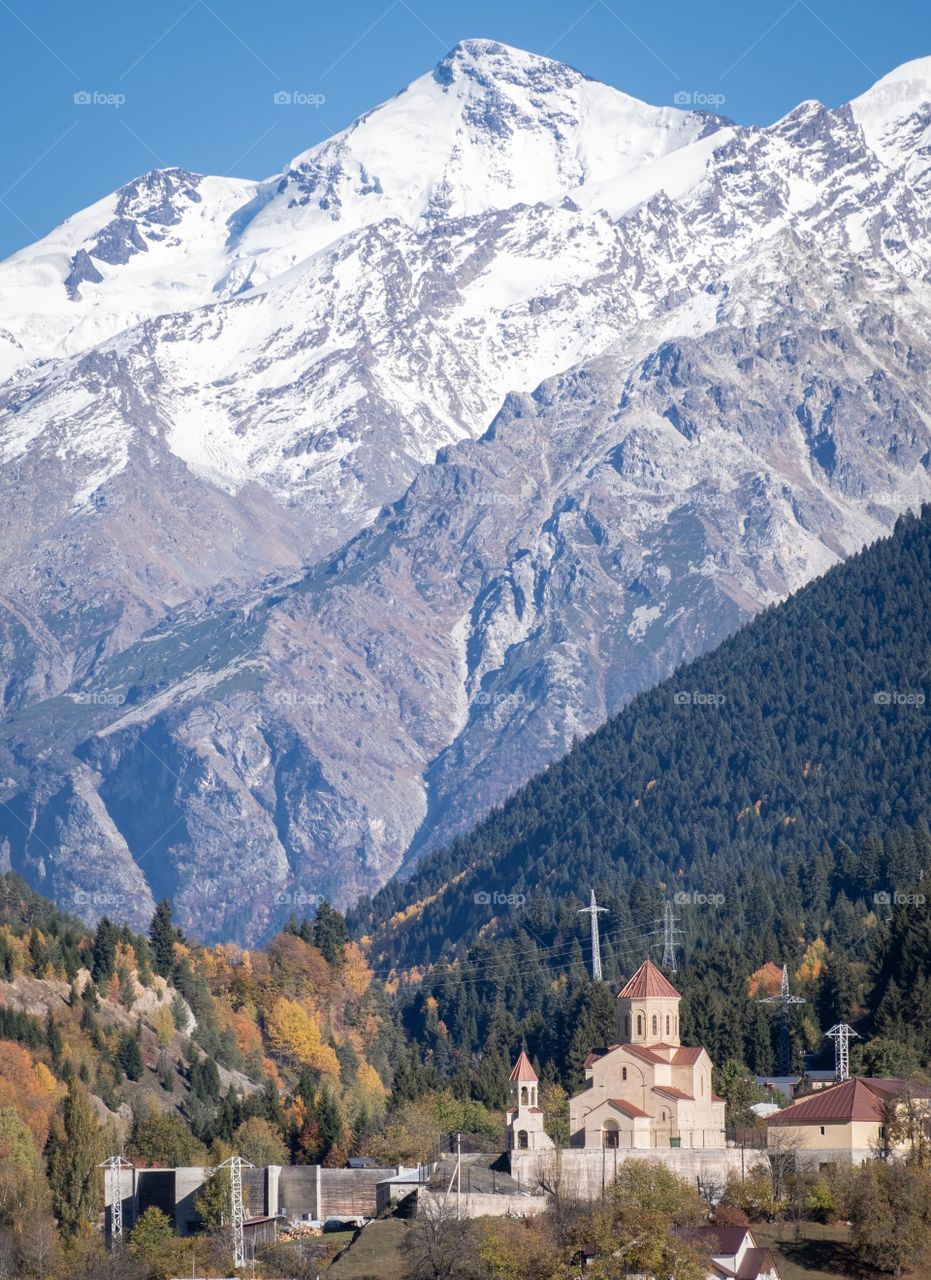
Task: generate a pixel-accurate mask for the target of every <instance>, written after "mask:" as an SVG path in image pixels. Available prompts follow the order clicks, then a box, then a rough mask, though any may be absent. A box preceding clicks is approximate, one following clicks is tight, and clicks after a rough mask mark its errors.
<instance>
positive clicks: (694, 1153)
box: [508, 1145, 766, 1200]
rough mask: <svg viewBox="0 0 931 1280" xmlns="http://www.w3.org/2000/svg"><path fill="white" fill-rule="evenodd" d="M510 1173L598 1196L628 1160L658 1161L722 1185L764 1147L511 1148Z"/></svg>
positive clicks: (696, 1181) (535, 1183)
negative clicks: (513, 1149)
mask: <svg viewBox="0 0 931 1280" xmlns="http://www.w3.org/2000/svg"><path fill="white" fill-rule="evenodd" d="M508 1159H509V1164H510V1169H511V1177H512V1178H514V1179H515V1180H519V1182H520V1185H521V1187H526V1188H527V1189H528V1190H530V1189H532V1188H534V1187H540V1188H541V1189H543V1190H553V1189H554V1188H555V1187H556V1186H559V1187H560V1188H561V1190H562V1192H563V1193H564V1194H566V1195H569V1196H576V1197H578V1198H579V1199H580V1200H599V1199H600V1198H601V1196H602V1195H603V1194H604V1191H605V1189H606V1188H607V1187H610V1185H611V1184H612V1182H614V1180H615V1179H616V1178H617V1175H618V1171H619V1170H620V1169H621V1167H622V1165H623V1164H624V1163H625V1161H628V1160H659V1161H660V1162H661V1163H662V1164H664V1165H666V1167H667V1168H669V1169H671V1170H672V1172H673V1173H675V1174H677V1175H678V1176H679V1177H680V1178H684V1179H685V1181H686V1182H690V1183H691V1184H692V1186H693V1187H704V1186H708V1185H712V1184H721V1185H723V1183H724V1182H726V1180H727V1177H728V1174H730V1173H734V1174H736V1175H737V1176H738V1177H742V1176H744V1175H745V1174H746V1173H747V1172H749V1170H750V1169H751V1168H752V1167H753V1166H754V1165H756V1164H758V1163H760V1161H761V1160H762V1161H765V1160H766V1152H765V1151H754V1150H751V1149H749V1148H747V1149H746V1150H745V1149H743V1148H741V1147H736V1146H729V1147H725V1146H723V1145H722V1146H720V1147H716V1148H707V1149H704V1148H699V1147H668V1146H667V1147H654V1148H646V1149H645V1148H642V1147H641V1148H624V1147H601V1148H592V1147H590V1148H588V1149H585V1148H581V1147H564V1148H563V1149H562V1150H561V1151H550V1152H547V1151H512V1152H511V1153H510V1155H509V1158H508Z"/></svg>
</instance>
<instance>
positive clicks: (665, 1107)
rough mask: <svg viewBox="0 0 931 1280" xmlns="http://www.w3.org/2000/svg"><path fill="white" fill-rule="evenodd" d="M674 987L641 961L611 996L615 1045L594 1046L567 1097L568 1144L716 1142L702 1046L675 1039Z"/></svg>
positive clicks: (718, 1106)
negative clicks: (581, 1080) (580, 1080)
mask: <svg viewBox="0 0 931 1280" xmlns="http://www.w3.org/2000/svg"><path fill="white" fill-rule="evenodd" d="M680 999H681V997H680V995H679V992H678V991H677V990H676V989H675V987H673V985H672V984H671V983H670V982H669V981H668V979H667V978H666V977H665V976H664V975H663V974H662V972H661V971H660V970H659V969H658V968H657V967H656V965H654V964H653V962H652V961H651V960H646V961H644V963H643V964H642V965H641V966H640V968H639V969H638V970H637V972H636V973H635V974H634V976H633V977H632V978H631V980H630V981H629V982H628V983H627V985H626V986H625V987H624V988H623V989H622V990H621V992H620V993H619V995H618V999H617V1011H618V1033H619V1036H620V1040H619V1043H618V1044H615V1045H612V1046H610V1047H609V1048H607V1049H600V1050H595V1051H594V1052H593V1053H592V1054H591V1055H590V1056H589V1058H588V1060H587V1061H586V1064H585V1078H586V1082H585V1089H584V1090H583V1091H582V1092H581V1093H578V1094H576V1096H575V1097H574V1098H572V1099H570V1102H569V1128H570V1134H571V1139H570V1140H571V1143H572V1146H574V1147H587V1148H592V1147H603V1148H605V1149H609V1150H610V1149H617V1148H620V1149H633V1148H636V1149H648V1148H663V1147H693V1148H694V1147H701V1148H708V1147H723V1146H724V1141H725V1136H724V1099H723V1098H719V1097H716V1096H715V1094H714V1093H713V1091H712V1062H711V1059H710V1057H709V1056H708V1053H707V1052H706V1050H704V1049H702V1048H698V1047H690V1046H685V1045H682V1044H681V1043H680V1039H679V1001H680Z"/></svg>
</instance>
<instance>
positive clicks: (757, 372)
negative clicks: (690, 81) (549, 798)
mask: <svg viewBox="0 0 931 1280" xmlns="http://www.w3.org/2000/svg"><path fill="white" fill-rule="evenodd" d="M929 137H931V63H918V64H911V65H910V66H908V67H905V68H903V69H901V71H899V72H897V73H893V75H892V76H891V77H887V79H886V80H885V81H882V82H880V84H879V85H878V86H876V88H874V89H873V90H872V91H871V92H870V93H869V94H867V95H866V96H865V97H864V98H863V99H860V100H859V101H858V102H855V103H853V104H851V105H849V106H846V107H842V108H840V109H838V110H835V111H831V110H828V109H826V108H824V107H822V106H820V105H819V104H815V103H806V104H804V105H803V106H802V107H800V108H799V109H798V110H797V111H795V112H793V113H792V114H791V115H789V116H788V117H786V118H785V119H784V120H782V121H780V122H778V123H777V124H776V125H774V126H772V127H771V128H770V129H740V128H737V127H736V126H733V125H731V124H729V123H728V122H726V121H722V120H719V119H717V118H715V117H707V116H703V115H701V114H697V113H682V112H676V111H673V110H671V109H660V108H651V107H647V106H645V105H644V104H641V103H636V102H634V101H633V100H632V99H629V98H626V97H625V96H624V95H623V94H619V93H617V92H616V91H614V90H611V89H608V88H607V87H605V86H601V85H597V84H595V83H594V82H591V81H588V80H586V79H585V78H584V77H583V76H581V75H579V73H577V72H575V71H572V70H571V69H570V68H566V67H562V66H561V65H560V64H556V63H551V62H548V61H547V60H545V59H540V58H535V57H533V56H531V55H526V54H520V53H518V52H517V51H514V50H508V49H506V48H505V47H504V46H499V45H493V44H491V43H490V42H482V41H474V42H466V43H465V44H464V45H462V46H458V47H457V49H456V50H454V51H453V53H452V54H451V55H450V56H449V57H448V58H447V59H444V60H443V62H442V63H440V64H439V66H438V67H437V68H436V69H435V71H434V72H433V73H432V75H430V76H427V77H424V78H423V79H422V80H421V81H417V82H415V84H414V85H412V86H411V87H410V88H409V89H408V90H406V91H405V92H404V93H403V94H401V95H399V97H398V98H396V99H394V100H393V101H392V102H391V103H389V104H386V105H385V106H384V107H382V108H379V109H378V110H377V111H375V112H373V113H370V115H368V116H366V117H364V118H363V120H361V121H360V122H358V123H357V124H356V125H355V126H353V127H352V128H351V129H350V130H347V131H346V133H345V134H343V135H340V136H339V137H337V138H335V139H333V140H332V141H331V142H329V143H325V144H323V145H322V146H321V147H318V148H315V150H314V151H313V152H310V153H307V155H305V156H303V157H298V159H297V160H295V161H294V162H292V164H291V165H289V166H288V167H287V168H286V170H285V171H284V173H283V174H282V175H280V176H278V177H277V178H275V179H273V180H270V181H269V182H266V183H257V184H251V185H250V184H242V183H239V184H236V183H225V182H223V181H221V180H216V179H201V178H198V177H196V176H193V175H185V174H180V173H179V172H177V171H166V172H164V173H162V174H158V175H149V176H148V177H147V178H145V179H141V180H139V181H138V182H137V183H134V184H130V186H129V187H127V188H124V189H123V191H122V192H121V193H117V195H116V196H115V197H111V198H110V199H109V200H108V201H104V202H101V205H99V206H95V207H94V209H93V210H88V211H86V212H85V213H84V214H81V215H78V216H77V218H76V219H72V220H71V222H70V223H66V224H65V225H64V227H62V228H60V229H59V230H58V231H57V232H55V233H54V234H53V236H52V237H50V238H49V241H48V242H43V243H42V244H40V245H38V246H35V247H34V248H33V249H31V250H25V251H23V253H21V254H19V255H17V256H16V257H15V258H14V259H11V260H10V261H9V262H8V263H6V264H2V265H0V284H5V285H6V286H7V291H6V292H5V291H4V290H0V296H3V297H17V296H18V297H19V299H20V302H22V301H23V299H24V298H28V308H27V309H23V308H21V309H20V311H18V312H17V313H16V315H13V314H12V313H11V315H9V316H7V315H6V313H5V312H3V311H2V308H0V323H2V325H3V326H5V327H6V328H7V329H8V331H9V335H10V337H9V342H8V344H7V346H6V347H5V348H4V350H6V352H7V355H8V356H9V360H8V366H9V377H8V378H7V381H6V382H5V383H3V384H2V385H0V484H2V486H3V493H4V502H3V504H0V505H2V512H3V514H2V516H0V519H2V521H3V533H4V537H3V540H2V545H3V548H4V551H3V596H2V599H0V669H2V689H3V700H4V705H5V708H6V716H5V719H4V721H3V722H2V725H0V779H2V780H3V789H2V792H0V800H2V801H3V802H4V807H3V808H2V809H0V842H2V848H3V850H4V856H5V859H6V863H7V864H8V865H12V866H13V867H15V868H16V869H17V870H20V871H21V872H22V873H23V874H25V875H26V876H27V878H28V879H29V880H30V882H31V883H33V884H35V885H36V886H37V887H39V888H41V889H43V891H46V892H52V893H54V894H55V895H56V896H57V897H58V898H59V900H61V901H63V902H65V903H67V904H68V905H69V906H70V905H74V895H75V893H79V895H80V900H79V902H78V906H82V907H85V908H86V907H87V903H86V901H85V899H86V898H87V890H88V887H91V888H92V889H93V888H97V887H98V885H99V883H100V881H101V878H102V877H106V880H107V883H108V884H109V885H112V886H113V892H114V893H116V894H118V896H119V909H118V911H117V914H125V915H126V916H128V917H129V918H131V919H134V920H135V921H137V922H139V921H141V920H142V919H144V918H145V917H146V916H147V914H148V913H149V912H150V911H151V907H152V902H153V899H154V898H158V897H160V896H163V895H164V894H165V893H169V894H171V895H172V896H173V897H174V899H175V902H176V906H177V910H178V914H179V917H180V919H181V920H182V921H183V922H184V923H185V924H186V925H187V926H188V927H190V928H191V929H192V930H194V931H196V932H197V933H198V934H200V935H201V936H206V937H234V936H235V937H238V938H242V939H250V940H254V939H256V938H258V937H260V936H261V935H262V933H263V932H264V931H265V930H266V929H268V928H269V927H271V926H272V925H273V924H274V922H275V920H276V919H280V917H281V916H282V915H283V914H287V912H288V911H289V910H290V909H291V908H292V907H293V906H297V907H301V906H303V905H308V904H309V902H310V901H312V899H313V898H314V896H315V895H319V894H323V893H325V894H327V895H328V896H330V897H331V898H334V899H336V900H337V901H339V902H346V901H348V900H349V899H351V898H352V897H353V896H354V895H356V894H358V893H359V892H363V891H368V890H371V889H373V888H375V887H377V886H378V885H379V884H381V883H383V882H384V880H385V879H386V878H387V877H388V876H390V875H391V874H392V873H393V872H395V871H396V870H397V869H398V868H399V867H402V866H403V865H404V864H405V862H406V860H408V859H410V858H412V857H415V856H416V855H417V854H418V853H419V852H421V851H422V850H424V849H426V848H428V847H431V846H433V845H435V844H436V843H437V842H439V841H445V840H447V839H449V838H450V837H451V836H452V835H454V834H455V833H456V832H457V831H460V830H462V829H464V828H465V827H467V826H469V825H471V824H472V823H473V822H474V821H475V819H476V818H478V817H479V816H480V815H481V814H482V813H483V812H485V811H486V810H487V809H488V807H489V806H491V805H493V804H495V803H497V802H500V801H501V800H502V799H503V798H504V797H505V796H506V795H507V794H509V792H510V791H512V790H513V789H514V787H515V786H517V785H518V784H519V783H521V782H522V781H524V780H525V779H526V778H527V777H528V776H529V775H530V774H531V773H532V772H534V771H535V770H536V769H538V768H540V767H541V766H542V765H544V764H545V763H547V762H548V761H549V760H551V759H553V758H554V756H556V755H558V754H559V753H561V752H562V751H563V750H564V749H565V748H566V747H567V746H568V745H569V743H570V742H571V740H572V738H573V736H574V735H576V734H580V733H584V732H585V731H587V730H589V729H591V728H593V727H594V726H596V725H597V724H598V723H599V722H601V721H602V720H603V719H604V718H605V717H606V716H607V715H609V714H611V713H612V712H614V711H616V710H617V709H618V708H619V707H620V706H622V705H623V704H624V702H625V701H626V700H628V699H629V698H630V697H631V696H632V695H633V694H634V693H635V692H636V691H637V690H639V689H642V688H643V687H644V686H645V685H647V684H649V683H651V682H652V681H654V680H656V679H657V678H659V677H661V676H663V675H665V674H667V673H668V672H669V671H670V670H672V669H673V668H674V667H675V666H676V665H677V664H678V663H679V662H681V661H682V660H683V659H684V658H687V657H690V656H693V655H694V654H696V653H698V652H700V651H701V650H703V649H705V648H708V647H710V646H712V645H713V644H715V643H716V642H717V641H718V640H720V639H721V638H722V637H723V636H724V635H725V634H727V633H728V632H730V631H731V630H733V629H734V628H735V627H737V626H739V625H740V623H741V622H742V621H743V620H744V619H746V618H747V617H749V616H750V615H752V614H753V613H754V612H755V611H757V610H758V609H760V608H761V607H763V606H765V605H766V604H768V603H770V602H772V601H774V600H777V599H779V598H781V597H783V596H784V595H785V594H787V593H788V592H790V591H792V590H794V589H795V588H797V587H798V586H800V585H801V584H802V583H804V582H805V581H807V580H808V579H810V578H811V577H812V576H814V575H815V574H817V573H819V572H822V571H823V570H824V569H825V568H826V567H827V566H828V565H830V564H831V563H833V562H834V561H836V560H837V559H838V558H839V557H842V556H844V555H846V554H848V553H850V552H851V551H853V550H855V549H857V548H858V547H860V546H862V545H863V543H864V542H866V541H868V540H870V539H871V538H874V537H876V536H878V535H879V534H881V533H882V532H884V531H885V530H886V529H888V528H889V527H890V525H891V523H892V521H893V520H894V518H895V515H896V514H897V513H898V512H899V511H901V510H902V509H904V508H905V507H907V506H909V505H914V504H916V503H918V502H920V501H922V500H924V499H926V498H928V497H929V496H931V481H929V476H928V461H929V458H931V439H929V434H931V426H929V424H931V403H929V392H928V389H927V388H928V378H927V364H928V361H929V358H931V344H929V339H928V337H927V334H928V303H929V297H931V294H929V273H931V256H929V255H931V234H929V223H928V212H927V209H928V205H927V185H928V173H929V167H928V159H927V157H928V154H929V152H928V140H929ZM424 155H426V156H428V157H429V163H428V164H427V165H426V166H425V165H424V164H423V163H422V157H423V156H424ZM415 178H416V181H415ZM82 255H83V256H82ZM95 277H99V279H96V278H95ZM174 285H176V288H175V289H174V293H173V295H172V286H174ZM17 291H19V292H18V293H17ZM171 296H173V297H174V306H172V305H170V299H171ZM179 297H180V298H181V300H182V303H183V309H181V310H179V309H178V306H177V304H178V299H179ZM16 316H19V317H20V321H19V327H18V328H16ZM23 317H25V318H23ZM11 351H12V352H13V354H12V356H10V355H9V353H10V352H11ZM91 905H92V904H91ZM112 913H113V912H112V911H111V914H112Z"/></svg>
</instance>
